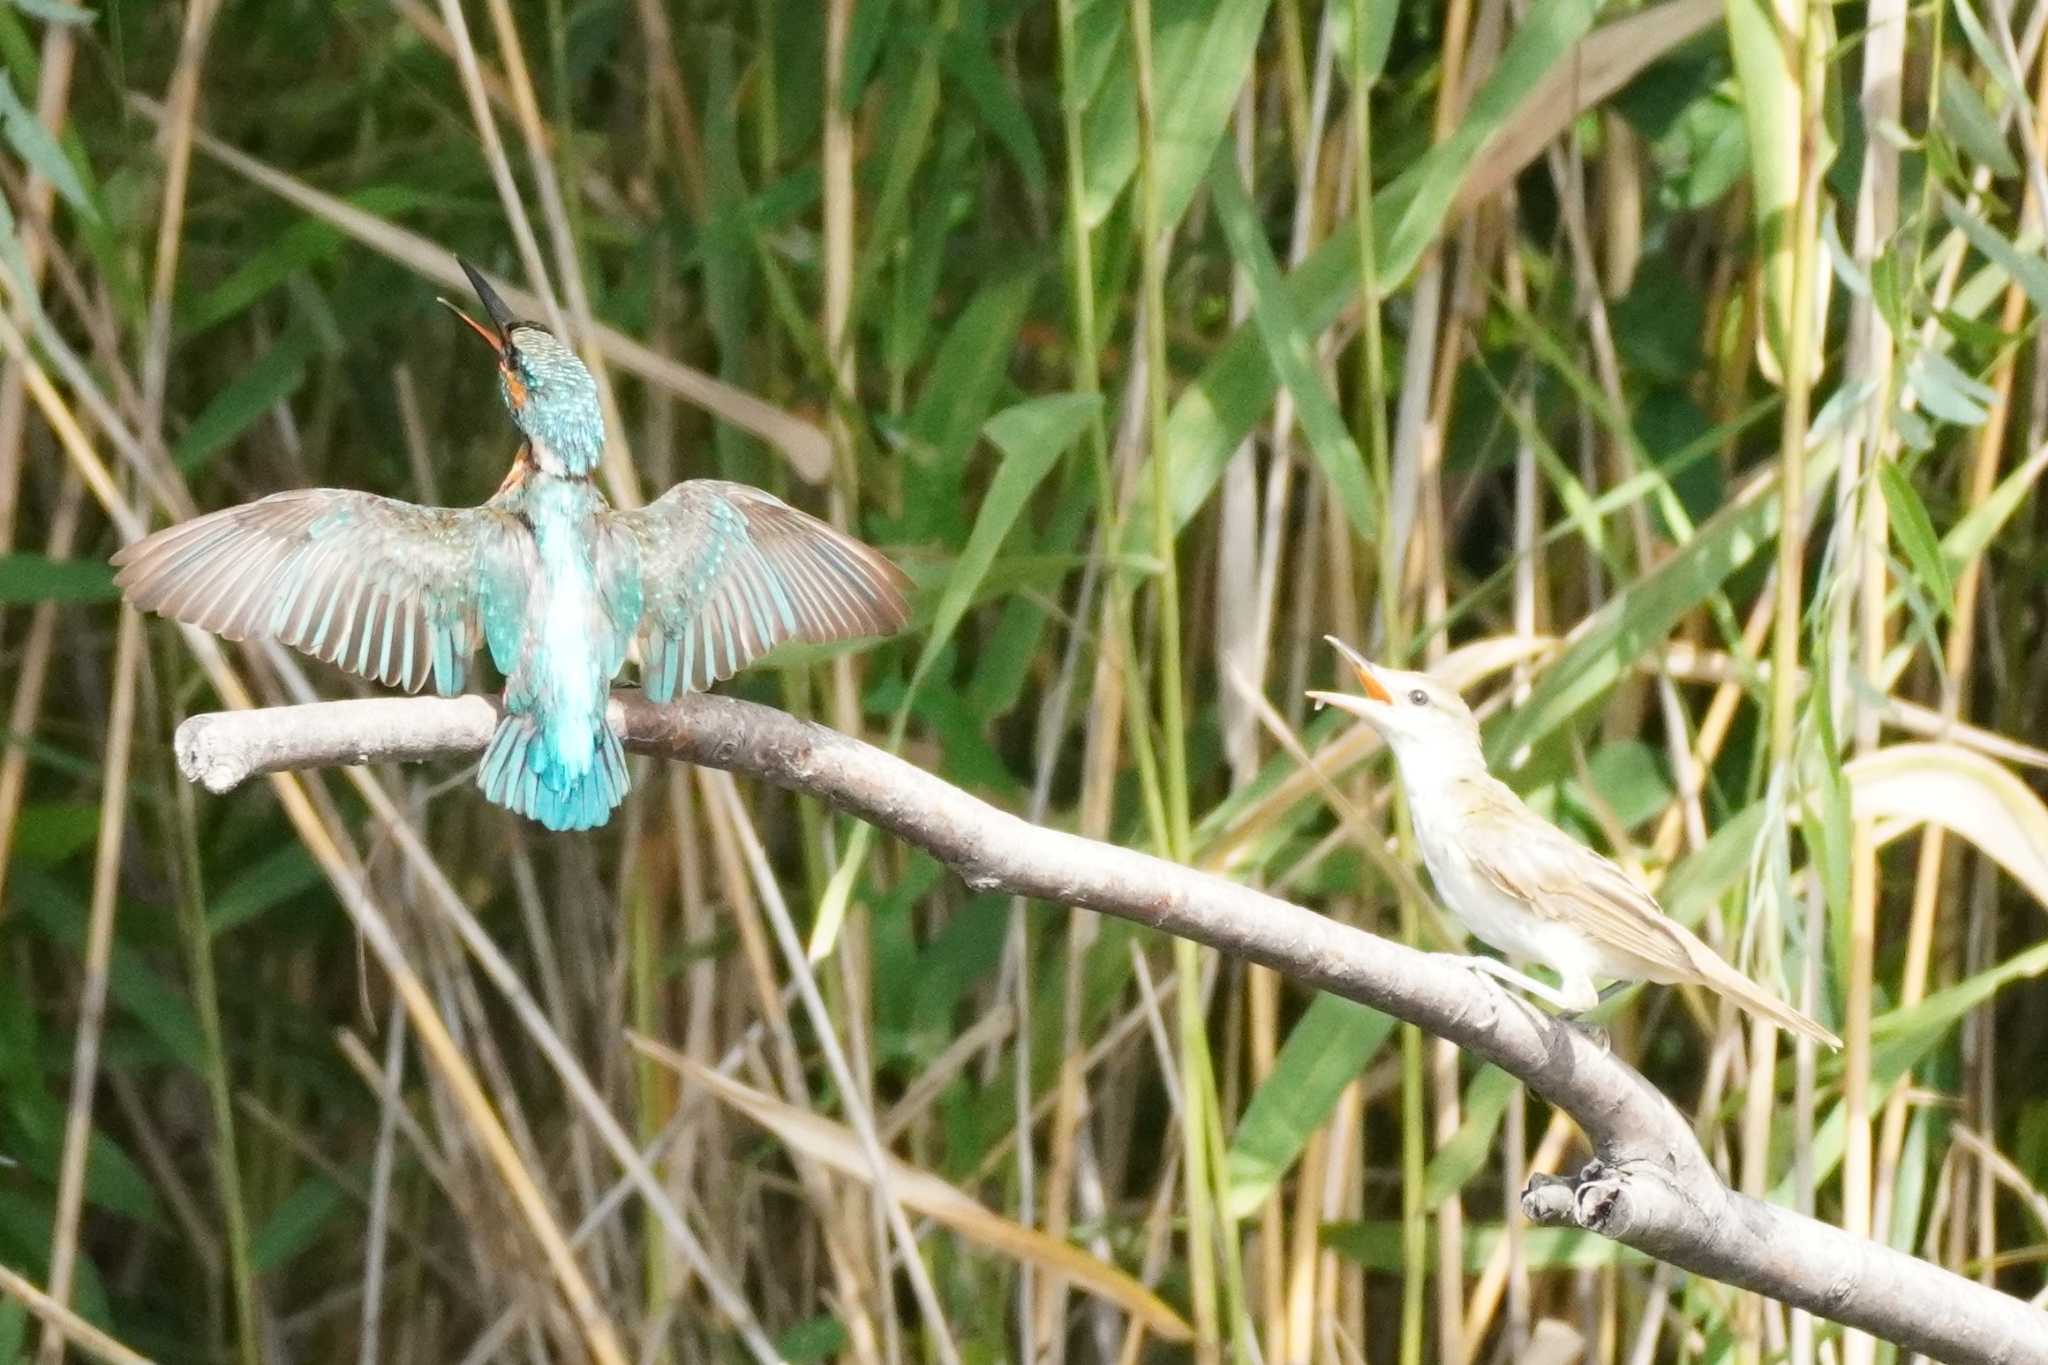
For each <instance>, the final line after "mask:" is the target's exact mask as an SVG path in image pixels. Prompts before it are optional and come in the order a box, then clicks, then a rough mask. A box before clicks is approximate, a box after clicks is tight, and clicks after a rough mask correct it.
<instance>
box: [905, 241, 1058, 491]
mask: <svg viewBox="0 0 2048 1365" xmlns="http://www.w3.org/2000/svg"><path fill="white" fill-rule="evenodd" d="M1036 279H1037V275H1036V272H1035V271H1018V272H1016V273H1014V274H1011V275H1008V276H1006V277H1004V278H1002V279H999V280H992V281H990V282H989V283H988V284H985V285H983V286H982V287H981V288H980V289H979V290H978V291H976V293H975V295H974V297H973V298H972V299H971V300H969V302H968V304H967V306H966V307H965V308H963V309H961V310H960V317H959V320H958V321H956V322H955V323H954V324H953V326H952V328H951V329H950V330H949V331H948V332H947V333H946V339H945V340H944V341H942V342H940V343H939V349H938V352H937V354H938V360H937V363H935V364H934V365H933V366H932V368H931V374H930V376H929V378H928V379H927V380H926V382H925V386H924V392H923V394H922V395H921V396H920V397H919V398H918V401H917V406H916V407H915V408H913V409H912V410H911V413H910V422H909V427H908V429H909V432H910V435H911V437H912V439H913V445H912V446H911V449H910V455H911V457H912V458H913V459H915V460H917V461H918V462H919V463H920V464H925V465H927V466H928V467H930V468H933V469H935V470H939V471H944V472H949V473H950V472H956V471H957V470H958V469H959V468H960V466H961V465H962V464H964V463H965V462H966V460H967V454H968V452H969V451H970V450H972V449H973V448H974V437H975V433H976V432H978V431H980V430H981V426H982V423H983V422H984V421H985V420H987V418H988V413H989V409H990V408H992V407H993V406H995V401H996V396H997V393H998V390H999V389H1000V386H1001V385H1002V383H1003V368H1004V366H1005V365H1006V364H1007V363H1008V360H1009V357H1010V354H1011V352H1012V351H1014V350H1015V349H1016V344H1017V329H1018V328H1020V327H1022V326H1023V325H1024V310H1025V308H1026V306H1027V305H1029V304H1030V302H1031V290H1032V286H1033V285H1034V283H1035V282H1036Z"/></svg>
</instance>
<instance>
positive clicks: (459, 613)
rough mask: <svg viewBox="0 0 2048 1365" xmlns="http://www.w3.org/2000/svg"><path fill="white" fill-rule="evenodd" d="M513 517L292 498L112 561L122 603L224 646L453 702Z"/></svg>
mask: <svg viewBox="0 0 2048 1365" xmlns="http://www.w3.org/2000/svg"><path fill="white" fill-rule="evenodd" d="M515 531H516V527H515V525H514V522H513V519H512V518H511V517H509V516H508V515H507V514H505V513H503V512H499V511H497V510H494V509H492V508H490V507H473V508H454V507H418V506H415V505H414V504H412V503H408V502H399V501H397V500H396V499H393V498H382V497H378V496H376V495H375V494H371V493H358V492H352V491H349V490H345V489H336V488H306V489H296V490H293V491H291V492H288V493H276V494H273V495H271V496H270V497H267V498H263V499H261V500H259V501H257V502H252V503H245V504H244V505H242V506H240V507H230V508H227V509H226V510H224V511H220V512H214V513H210V514H209V515H207V516H203V517H196V518H194V519H193V520H191V521H187V522H182V523H180V524H179V525H176V526H172V527H169V528H167V529H165V530H162V531H158V532H157V533H156V534H155V535H152V536H149V537H146V538H145V539H143V540H139V541H137V542H135V543H134V544H133V545H130V546H128V547H126V548H125V549H123V550H122V551H121V552H120V553H119V554H116V555H115V556H114V563H115V565H116V566H117V567H118V568H119V569H120V573H119V574H117V575H116V576H115V578H114V582H115V584H116V585H117V586H118V587H119V588H120V589H121V590H122V591H123V592H124V593H126V594H127V595H128V600H129V601H131V602H133V603H134V604H135V605H136V606H137V607H138V608H140V609H142V610H144V611H153V612H158V613H161V614H162V615H165V616H168V617H171V618H172V619H173V620H178V621H183V622H185V623H186V624H188V625H194V626H198V627H199V628H200V629H202V630H209V631H212V632H213V633H214V634H216V635H220V636H222V637H223V638H225V639H229V640H252V639H275V640H281V641H283V642H284V643H285V644H288V645H291V646H293V647H294V648H297V649H301V650H304V651H305V652H306V653H308V654H311V655H312V656H313V657H315V658H317V659H324V660H326V661H327V662H328V663H332V664H338V665H340V666H341V667H342V668H345V669H348V670H349V671H350V672H353V673H359V674H361V675H363V676H364V677H367V678H374V679H376V680H377V681H378V682H381V683H384V684H386V685H387V686H392V687H403V688H404V689H405V690H406V691H408V692H417V691H419V690H420V688H421V686H423V685H424V684H425V683H426V681H427V678H428V677H429V676H430V675H431V676H432V678H433V680H434V688H435V690H436V691H438V692H440V693H441V694H442V695H443V696H449V695H453V694H454V693H456V692H460V691H461V690H462V686H463V680H464V677H465V676H466V673H467V669H468V666H469V657H470V655H471V654H472V653H473V652H474V651H475V649H476V645H477V638H478V631H477V597H478V592H479V588H480V584H481V582H482V579H483V567H484V565H485V563H486V562H487V561H488V559H489V558H490V557H492V556H495V555H497V554H499V553H500V552H502V551H503V550H504V549H505V548H506V547H508V546H509V545H510V544H511V543H512V538H513V536H514V533H515Z"/></svg>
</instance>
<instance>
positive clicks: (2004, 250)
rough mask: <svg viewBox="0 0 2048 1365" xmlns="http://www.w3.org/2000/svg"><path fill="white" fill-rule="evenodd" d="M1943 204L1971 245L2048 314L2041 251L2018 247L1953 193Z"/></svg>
mask: <svg viewBox="0 0 2048 1365" xmlns="http://www.w3.org/2000/svg"><path fill="white" fill-rule="evenodd" d="M1942 207H1943V208H1944V209H1945V210H1947V212H1948V220H1949V221H1950V222H1951V223H1954V224H1955V225H1956V229H1957V230H1958V231H1959V232H1961V233H1962V234H1963V236H1964V237H1966V238H1967V239H1969V243H1970V245H1971V246H1973V247H1976V248H1977V250H1978V251H1979V252H1980V253H1982V254H1983V257H1984V259H1985V260H1987V261H1989V262H1991V263H1992V264H1993V265H1995V266H1997V267H1998V268H1999V269H2000V270H2003V271H2004V272H2005V273H2006V275H2007V276H2008V277H2009V278H2011V280H2012V281H2013V282H2014V283H2015V284H2017V285H2019V287H2020V288H2021V289H2022V290H2024V291H2025V292H2026V296H2027V299H2028V301H2029V302H2031V303H2032V304H2033V305H2034V311H2035V312H2036V313H2039V314H2043V315H2048V263H2044V262H2043V261H2042V260H2041V257H2040V255H2039V254H2038V251H2037V250H2035V251H2022V250H2020V249H2019V248H2017V247H2015V246H2014V245H2013V244H2012V243H2011V242H2008V241H2007V240H2006V239H2005V238H2004V237H2003V236H2002V235H2000V234H1999V233H1998V232H1997V231H1996V230H1995V229H1993V228H1992V227H1991V226H1990V225H1989V224H1987V223H1985V222H1984V221H1983V220H1982V219H1981V218H1978V217H1977V216H1976V215H1975V214H1973V213H1971V212H1970V211H1969V210H1968V209H1966V208H1964V207H1963V206H1962V205H1961V204H1960V203H1958V202H1957V201H1956V200H1955V199H1954V198H1953V197H1951V196H1947V195H1944V196H1943V197H1942Z"/></svg>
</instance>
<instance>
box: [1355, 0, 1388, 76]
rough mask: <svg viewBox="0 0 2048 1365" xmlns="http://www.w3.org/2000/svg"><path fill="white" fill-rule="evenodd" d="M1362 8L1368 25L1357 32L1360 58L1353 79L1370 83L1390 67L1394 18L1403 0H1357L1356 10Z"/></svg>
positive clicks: (1358, 57) (1357, 50)
mask: <svg viewBox="0 0 2048 1365" xmlns="http://www.w3.org/2000/svg"><path fill="white" fill-rule="evenodd" d="M1360 7H1362V8H1363V9H1364V10H1365V27H1364V29H1363V31H1361V32H1359V33H1358V34H1357V35H1356V40H1357V44H1358V45H1357V48H1356V49H1355V51H1356V54H1357V59H1358V60H1357V65H1356V66H1355V67H1354V68H1353V70H1352V73H1351V78H1352V79H1353V80H1357V81H1363V82H1365V83H1366V84H1368V85H1369V84H1371V83H1372V82H1374V81H1377V80H1378V79H1379V78H1380V76H1381V75H1382V74H1384V73H1385V71H1386V69H1387V52H1388V50H1389V49H1390V48H1392V47H1393V45H1394V17H1395V16H1396V15H1397V14H1398V13H1400V9H1401V4H1400V0H1355V3H1354V5H1353V8H1354V10H1355V9H1357V8H1360ZM1344 17H1345V18H1346V19H1349V18H1350V17H1351V16H1350V15H1345V16H1344Z"/></svg>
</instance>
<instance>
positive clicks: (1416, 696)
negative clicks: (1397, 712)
mask: <svg viewBox="0 0 2048 1365" xmlns="http://www.w3.org/2000/svg"><path fill="white" fill-rule="evenodd" d="M1408 700H1410V701H1412V702H1414V703H1415V704H1416V705H1417V706H1427V705H1429V693H1427V692H1425V691H1423V690H1422V689H1421V688H1419V687H1418V688H1416V689H1415V690H1414V691H1413V692H1410V693H1409V694H1408Z"/></svg>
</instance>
